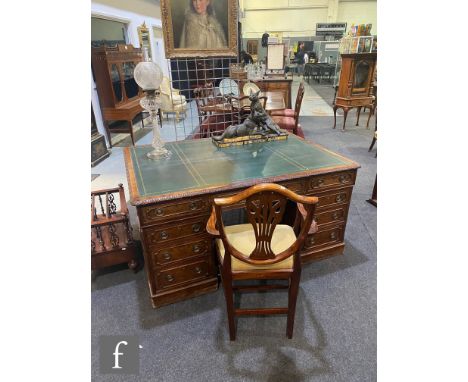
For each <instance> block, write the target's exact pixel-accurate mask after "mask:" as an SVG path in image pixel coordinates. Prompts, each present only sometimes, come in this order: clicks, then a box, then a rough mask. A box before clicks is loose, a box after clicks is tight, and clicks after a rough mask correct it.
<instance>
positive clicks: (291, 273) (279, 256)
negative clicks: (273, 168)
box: [206, 183, 318, 341]
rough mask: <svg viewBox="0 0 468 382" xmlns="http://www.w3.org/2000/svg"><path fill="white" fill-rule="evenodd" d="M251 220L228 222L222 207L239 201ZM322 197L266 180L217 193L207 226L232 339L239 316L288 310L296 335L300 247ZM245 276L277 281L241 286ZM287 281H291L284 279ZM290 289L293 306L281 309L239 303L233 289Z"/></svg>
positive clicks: (289, 328) (289, 334)
mask: <svg viewBox="0 0 468 382" xmlns="http://www.w3.org/2000/svg"><path fill="white" fill-rule="evenodd" d="M241 202H242V203H243V208H244V210H245V212H246V215H247V220H248V223H246V224H237V225H230V226H225V225H224V223H223V210H225V209H230V208H232V207H233V206H235V205H239V203H241ZM317 202H318V198H317V197H314V196H301V195H298V194H296V193H295V192H293V191H291V190H289V189H287V188H286V187H284V186H281V185H279V184H273V183H263V184H257V185H255V186H252V187H250V188H248V189H246V190H244V191H241V192H240V193H238V194H236V195H234V196H230V197H226V198H215V199H214V201H213V208H212V213H211V216H210V218H209V220H208V223H207V227H206V230H207V232H208V233H209V234H210V235H212V236H214V238H215V247H216V252H217V258H218V262H219V269H220V274H221V281H222V284H223V287H224V296H225V299H226V308H227V316H228V326H229V338H230V340H231V341H234V340H235V339H236V324H235V317H236V316H245V315H270V314H287V325H286V335H287V337H288V338H292V335H293V329H294V316H295V311H296V301H297V295H298V291H299V281H300V277H301V255H300V254H299V251H300V250H301V248H302V246H303V244H304V240H305V238H306V236H307V235H308V234H312V233H315V232H316V231H317V224H316V222H313V218H314V213H315V207H316V205H317ZM239 280H242V282H243V281H244V280H251V281H252V280H276V283H274V284H260V285H255V284H249V285H245V284H242V285H238V283H237V281H239ZM279 280H287V284H284V283H279ZM277 289H287V290H288V306H287V307H281V308H246V309H240V308H235V307H234V292H235V291H237V292H241V291H268V290H277Z"/></svg>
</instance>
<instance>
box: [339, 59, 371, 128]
mask: <svg viewBox="0 0 468 382" xmlns="http://www.w3.org/2000/svg"><path fill="white" fill-rule="evenodd" d="M341 59H342V65H341V74H340V81H339V85H338V91H337V94H336V99H335V105H334V106H333V112H334V115H335V124H334V126H333V128H335V127H336V110H337V109H339V108H341V109H343V111H344V121H343V130H344V129H345V124H346V117H347V115H348V111H349V110H351V109H352V108H353V107H357V108H358V112H359V111H360V108H361V107H363V106H369V107H371V105H372V103H373V102H374V96H373V95H372V92H371V91H372V86H373V78H374V70H375V66H376V64H377V53H354V54H342V55H341Z"/></svg>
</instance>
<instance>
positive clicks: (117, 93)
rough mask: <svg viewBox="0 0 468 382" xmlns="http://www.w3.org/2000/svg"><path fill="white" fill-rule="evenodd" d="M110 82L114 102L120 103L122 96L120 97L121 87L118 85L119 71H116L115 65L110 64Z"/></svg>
mask: <svg viewBox="0 0 468 382" xmlns="http://www.w3.org/2000/svg"><path fill="white" fill-rule="evenodd" d="M111 81H112V87H113V88H114V95H115V100H116V101H117V102H120V101H122V99H123V95H122V86H121V85H120V76H119V70H118V69H117V65H116V64H112V67H111Z"/></svg>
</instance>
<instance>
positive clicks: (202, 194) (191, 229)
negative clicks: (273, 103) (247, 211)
mask: <svg viewBox="0 0 468 382" xmlns="http://www.w3.org/2000/svg"><path fill="white" fill-rule="evenodd" d="M166 147H167V148H168V149H169V150H170V151H172V156H171V158H169V159H168V160H162V161H152V160H150V159H147V158H146V154H147V153H148V152H149V151H150V150H152V147H151V146H137V147H125V148H124V156H125V165H126V168H127V179H128V185H129V190H130V202H131V203H132V204H133V205H134V206H136V208H137V213H138V219H139V222H140V233H141V240H142V244H143V251H144V256H145V269H146V275H147V278H148V285H149V292H150V296H151V300H152V303H153V307H159V306H162V305H166V304H170V303H173V302H176V301H180V300H184V299H187V298H190V297H193V296H197V295H200V294H202V293H207V292H210V291H214V290H216V289H217V287H218V277H217V266H216V263H215V256H214V254H215V252H214V248H213V241H212V239H211V237H210V236H209V235H208V234H207V232H206V230H205V227H206V222H207V220H208V217H209V215H210V212H211V206H212V201H213V199H214V198H215V197H226V196H229V195H233V194H236V193H238V192H239V191H241V190H243V189H246V188H248V187H250V186H252V185H254V184H258V183H265V182H271V183H279V184H282V185H284V186H285V187H287V188H289V189H291V190H293V191H294V192H296V193H299V194H303V195H315V196H318V198H319V203H318V207H317V211H316V220H317V224H318V232H317V233H316V234H315V235H313V236H309V237H308V238H307V239H306V243H305V246H304V248H303V249H302V252H301V254H302V259H303V261H304V262H307V261H311V260H318V259H322V258H325V257H328V256H332V255H335V254H342V253H343V249H344V245H345V244H344V234H345V227H346V221H347V217H348V209H349V205H350V200H351V193H352V190H353V185H354V183H355V180H356V173H357V169H358V168H359V165H358V164H357V163H355V162H353V161H351V160H349V159H347V158H344V157H342V156H340V155H338V154H335V153H333V152H331V151H329V150H327V149H325V148H323V147H321V146H319V145H316V144H314V143H310V142H306V141H304V140H303V139H301V138H299V137H297V136H295V135H291V134H290V135H289V137H288V139H287V140H285V141H272V142H265V143H262V144H250V145H244V146H234V147H228V148H222V149H218V148H217V147H216V146H215V145H214V144H213V143H212V141H211V139H196V140H185V141H179V142H171V143H167V144H166ZM238 207H239V206H237V208H238Z"/></svg>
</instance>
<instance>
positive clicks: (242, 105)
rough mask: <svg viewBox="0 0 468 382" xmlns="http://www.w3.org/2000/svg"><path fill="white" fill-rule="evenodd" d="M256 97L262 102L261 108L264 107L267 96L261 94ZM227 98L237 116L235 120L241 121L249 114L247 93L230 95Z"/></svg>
mask: <svg viewBox="0 0 468 382" xmlns="http://www.w3.org/2000/svg"><path fill="white" fill-rule="evenodd" d="M258 99H259V100H260V102H261V103H262V107H263V109H265V108H266V103H267V100H268V97H266V96H262V97H258ZM229 100H230V102H231V105H232V110H235V111H236V116H235V117H237V122H238V123H242V122H243V121H244V120H245V119H246V118H247V117H248V116H249V114H250V101H249V96H248V95H245V96H242V97H235V96H231V97H229ZM245 101H248V102H245ZM234 119H235V118H234Z"/></svg>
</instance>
